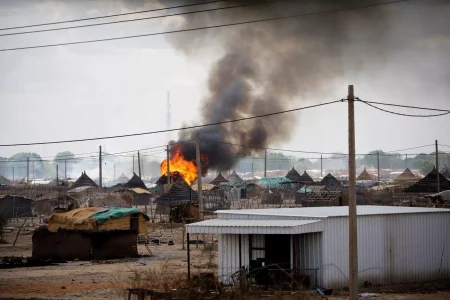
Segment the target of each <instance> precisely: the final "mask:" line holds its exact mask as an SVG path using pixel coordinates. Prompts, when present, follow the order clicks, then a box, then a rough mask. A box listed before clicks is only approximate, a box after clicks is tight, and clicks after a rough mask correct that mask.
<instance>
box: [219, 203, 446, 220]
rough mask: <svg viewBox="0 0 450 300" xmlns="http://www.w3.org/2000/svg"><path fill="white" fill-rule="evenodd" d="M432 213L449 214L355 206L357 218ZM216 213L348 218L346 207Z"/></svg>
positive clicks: (409, 208)
mask: <svg viewBox="0 0 450 300" xmlns="http://www.w3.org/2000/svg"><path fill="white" fill-rule="evenodd" d="M433 212H434V213H437V212H447V213H450V209H444V208H425V207H403V206H372V205H358V206H357V214H358V215H359V216H370V215H390V214H414V213H433ZM216 213H218V214H224V215H226V214H239V215H261V216H288V217H312V218H327V217H344V216H348V206H329V207H327V206H325V207H296V208H273V209H242V210H219V211H216Z"/></svg>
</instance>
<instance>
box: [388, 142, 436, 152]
mask: <svg viewBox="0 0 450 300" xmlns="http://www.w3.org/2000/svg"><path fill="white" fill-rule="evenodd" d="M434 145H435V144H429V145H423V146H417V147H411V148H405V149H399V150H392V151H384V152H387V153H390V152H400V151H407V150H414V149H420V148H425V147H430V146H434Z"/></svg>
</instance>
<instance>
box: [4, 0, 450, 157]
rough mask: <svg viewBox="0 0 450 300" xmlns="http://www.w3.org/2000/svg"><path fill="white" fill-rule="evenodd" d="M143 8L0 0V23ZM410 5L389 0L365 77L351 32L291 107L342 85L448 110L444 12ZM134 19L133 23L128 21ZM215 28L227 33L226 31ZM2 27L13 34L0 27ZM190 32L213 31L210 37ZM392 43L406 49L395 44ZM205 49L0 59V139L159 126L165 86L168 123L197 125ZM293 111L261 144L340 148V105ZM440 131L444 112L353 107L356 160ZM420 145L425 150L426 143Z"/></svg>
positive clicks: (57, 38) (125, 28)
mask: <svg viewBox="0 0 450 300" xmlns="http://www.w3.org/2000/svg"><path fill="white" fill-rule="evenodd" d="M143 2H145V1H142V2H136V1H129V2H127V1H101V0H98V1H39V0H36V1H25V0H14V1H13V0H5V1H1V2H0V27H1V28H5V27H13V26H20V25H27V24H36V23H41V22H52V21H61V20H69V19H76V18H86V17H94V16H100V15H108V14H115V13H124V12H131V11H135V10H140V9H146V8H157V7H160V5H159V4H158V3H157V2H151V1H148V3H146V4H143ZM417 2H418V1H411V3H409V2H407V3H400V4H391V5H390V6H392V7H393V6H398V7H394V8H390V9H392V14H391V15H394V16H395V18H393V19H392V20H391V26H390V27H389V30H388V31H387V32H386V33H385V36H383V40H384V41H386V40H387V41H388V43H387V44H386V47H385V48H384V50H383V49H382V50H380V53H379V55H380V57H381V58H382V60H381V62H382V63H381V64H380V65H379V66H377V68H376V70H373V69H370V68H367V69H365V68H364V63H365V61H364V60H363V61H361V60H358V59H354V58H355V57H360V54H361V53H359V51H360V49H359V48H358V46H357V45H360V43H359V42H360V40H359V39H362V40H364V43H368V45H369V46H370V43H373V45H374V47H375V46H377V43H378V40H377V39H373V38H368V37H367V36H364V34H363V33H361V32H357V31H356V30H355V34H352V31H351V30H350V31H349V34H348V37H347V40H345V41H343V45H342V47H343V48H342V49H343V51H341V52H340V53H337V54H336V57H335V59H337V60H341V62H342V66H341V68H342V72H341V74H340V76H338V77H336V78H326V77H325V76H324V77H323V80H327V81H328V82H329V83H327V84H328V85H329V86H328V89H327V90H329V91H330V92H329V93H328V94H323V95H321V96H320V97H318V96H314V97H313V98H308V97H305V95H298V98H296V99H293V100H292V103H291V104H290V107H301V106H304V105H311V104H315V103H320V102H325V101H332V100H337V99H341V98H343V97H345V96H346V93H347V86H348V85H349V84H353V85H354V86H355V94H356V96H358V97H360V98H362V99H365V100H368V101H380V102H392V103H397V104H407V105H417V106H428V107H435V108H443V109H450V84H449V82H450V75H449V74H450V56H449V55H448V54H449V53H450V36H449V35H448V28H450V19H449V18H448V15H449V13H450V9H449V6H448V5H443V4H442V3H437V2H436V3H435V2H434V1H429V2H427V1H425V3H426V4H423V3H424V1H422V5H425V6H427V5H428V7H427V8H426V9H423V7H421V8H420V9H417V6H418V5H419V4H417ZM419 2H420V1H419ZM160 13H161V12H159V14H160ZM353 13H355V12H353ZM155 14H156V13H155ZM146 15H149V14H146ZM140 16H141V15H140ZM133 17H136V16H129V17H128V18H133ZM122 19H125V18H122ZM417 20H427V21H428V20H429V21H430V23H432V24H433V25H434V26H438V25H439V28H441V29H440V30H438V31H435V30H431V29H433V28H432V27H430V28H428V27H426V26H427V25H424V22H418V21H417ZM182 24H183V19H182V17H172V18H166V19H164V20H153V21H140V22H131V23H126V24H115V25H107V26H98V27H90V28H81V29H74V30H64V31H56V32H49V33H36V34H26V35H16V36H3V37H0V40H1V42H0V48H2V49H4V48H11V47H20V46H30V45H41V44H48V43H59V42H69V41H78V40H90V39H96V38H106V37H116V36H125V35H134V34H142V33H150V32H157V31H161V30H166V29H167V28H169V27H171V26H179V25H180V26H182ZM405 24H406V25H408V24H409V25H408V26H406V25H405ZM59 26H61V25H59ZM251 26H259V25H258V24H254V25H251ZM274 26H276V25H275V23H274ZM430 26H431V25H430ZM46 28H48V27H46ZM33 29H37V28H33ZM220 30H234V29H233V28H232V27H229V28H225V29H220ZM6 32H14V31H0V33H6ZM196 34H198V35H206V34H215V33H214V32H213V30H210V31H209V32H206V31H199V32H197V33H196ZM415 34H417V36H416V35H415ZM405 35H406V37H407V39H406V38H405ZM398 38H402V40H407V42H406V43H403V44H399V43H396V42H395V41H396V40H397V39H398ZM389 41H392V43H390V42H389ZM216 42H217V40H215V39H212V40H211V43H205V44H204V47H203V45H197V47H199V49H197V50H198V55H189V56H188V55H186V54H185V53H183V52H182V51H179V50H177V49H176V48H175V47H173V46H172V43H171V42H170V41H169V40H167V38H166V37H165V36H164V35H160V36H154V37H144V38H138V39H127V40H121V41H111V42H102V43H94V44H83V45H72V46H59V47H52V48H42V49H30V50H22V51H8V52H0V99H1V100H0V110H1V112H2V114H1V118H0V128H1V135H0V136H1V137H0V141H1V142H0V143H1V144H10V143H26V142H42V141H54V140H66V139H81V138H90V137H97V136H109V135H120V134H128V133H137V132H145V131H154V130H161V129H166V98H167V91H170V100H171V116H172V118H171V119H172V122H171V126H172V127H173V128H174V127H179V126H182V125H183V124H184V123H193V124H199V123H201V122H202V120H201V119H199V116H200V114H199V111H200V109H201V106H202V102H201V101H202V99H203V98H204V97H205V96H206V84H207V78H208V72H209V71H210V68H211V65H212V63H213V62H214V61H216V60H217V59H219V58H220V55H221V45H220V43H216ZM242 42H243V43H245V41H242ZM324 43H326V41H324ZM366 46H367V45H366ZM378 46H379V45H378ZM202 47H203V48H202ZM267 47H276V45H267ZM355 64H358V66H359V68H358V72H354V65H355ZM322 84H323V83H322ZM394 110H395V111H399V112H406V113H423V112H420V111H419V112H418V111H412V110H405V109H394ZM295 114H296V115H297V120H298V121H297V124H296V126H295V127H293V128H292V131H293V134H292V138H291V139H290V140H286V141H284V142H283V143H279V144H276V145H271V146H272V147H278V148H287V149H297V150H306V151H321V152H334V151H340V152H348V150H347V141H348V139H347V105H346V104H345V103H339V104H334V105H333V106H327V107H322V108H315V109H310V110H307V111H303V112H295ZM449 132H450V116H444V117H439V118H405V117H400V116H394V115H389V114H386V113H383V112H379V111H376V110H374V109H372V108H370V107H367V106H365V105H363V104H360V103H357V104H356V134H357V135H356V147H357V152H358V153H364V152H367V151H370V150H373V149H383V150H387V151H388V150H396V149H402V148H409V147H414V146H419V145H424V144H432V143H434V140H435V139H438V140H439V141H440V143H441V144H446V145H450V134H449ZM170 138H172V139H176V138H177V133H172V134H171V136H170ZM167 139H168V135H167V134H155V135H148V136H139V137H133V138H124V139H115V140H103V141H95V142H84V143H71V144H57V145H45V146H29V147H3V148H2V147H0V156H3V157H9V156H11V155H12V154H14V153H16V152H22V151H32V152H37V153H39V154H40V155H41V156H51V155H55V154H56V153H58V152H60V151H66V150H68V151H72V152H74V153H85V152H92V151H96V150H97V149H98V146H99V145H102V146H104V147H105V148H106V151H108V152H120V151H128V150H133V149H139V148H145V147H152V146H158V145H163V144H166V143H167ZM449 149H450V148H449ZM449 149H447V150H449ZM422 150H423V151H426V152H431V151H433V147H428V148H424V149H422ZM418 151H419V150H413V151H409V153H417V152H418Z"/></svg>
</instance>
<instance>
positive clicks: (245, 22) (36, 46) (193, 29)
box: [0, 0, 409, 52]
mask: <svg viewBox="0 0 450 300" xmlns="http://www.w3.org/2000/svg"><path fill="white" fill-rule="evenodd" d="M406 1H409V0H394V1H389V2H383V3H376V4H368V5H360V6H354V7H345V8H337V9H330V10H324V11H317V12H310V13H300V14H293V15H288V16H280V17H273V18H265V19H257V20H250V21H241V22H233V23H226V24H218V25H210V26H202V27H195V28H185V29H176V30H169V31H160V32H153V33H144V34H136V35H128V36H121V37H112V38H103V39H93V40H84V41H76V42H64V43H54V44H44V45H35V46H23V47H15V48H3V49H0V52H6V51H17V50H27V49H38V48H48V47H56V46H68V45H79V44H89V43H97V42H107V41H116V40H124V39H134V38H141V37H149V36H157V35H164V34H172V33H182V32H192V31H199V30H205V29H215V28H223V27H229V26H239V25H244V24H255V23H262V22H271V21H279V20H287V19H293V18H299V17H307V16H314V15H320V14H327V13H333V12H341V11H347V10H355V9H361V8H369V7H374V6H380V5H387V4H394V3H400V2H406Z"/></svg>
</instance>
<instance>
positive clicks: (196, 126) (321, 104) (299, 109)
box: [0, 99, 342, 147]
mask: <svg viewBox="0 0 450 300" xmlns="http://www.w3.org/2000/svg"><path fill="white" fill-rule="evenodd" d="M338 102H342V99H341V100H335V101H330V102H324V103H319V104H315V105H308V106H303V107H299V108H293V109H288V110H283V111H278V112H272V113H267V114H262V115H256V116H251V117H244V118H238V119H232V120H225V121H220V122H213V123H207V124H201V125H193V126H185V127H179V128H172V129H164V130H156V131H148V132H141V133H130V134H122V135H112V136H103V137H94V138H83V139H72V140H60V141H50V142H33V143H15V144H0V147H14V146H33V145H49V144H63V143H75V142H86V141H96V140H106V139H117V138H124V137H132V136H142V135H151V134H157V133H165V132H172V131H180V130H189V129H196V128H202V127H208V126H215V125H222V124H229V123H235V122H241V121H247V120H253V119H258V118H263V117H269V116H275V115H280V114H285V113H290V112H294V111H301V110H305V109H310V108H316V107H321V106H326V105H331V104H335V103H338Z"/></svg>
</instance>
